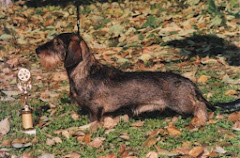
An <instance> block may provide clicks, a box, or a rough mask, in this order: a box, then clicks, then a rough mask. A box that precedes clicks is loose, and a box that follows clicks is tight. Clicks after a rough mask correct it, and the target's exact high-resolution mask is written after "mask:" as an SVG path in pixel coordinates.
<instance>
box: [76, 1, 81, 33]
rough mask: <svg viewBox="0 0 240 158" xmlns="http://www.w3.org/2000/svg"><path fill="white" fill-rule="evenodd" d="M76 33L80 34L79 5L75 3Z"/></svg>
mask: <svg viewBox="0 0 240 158" xmlns="http://www.w3.org/2000/svg"><path fill="white" fill-rule="evenodd" d="M77 29H78V30H77V34H78V35H80V18H79V5H78V4H77Z"/></svg>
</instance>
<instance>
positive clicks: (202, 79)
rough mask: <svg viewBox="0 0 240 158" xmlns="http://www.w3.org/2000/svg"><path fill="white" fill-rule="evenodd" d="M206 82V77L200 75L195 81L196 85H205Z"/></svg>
mask: <svg viewBox="0 0 240 158" xmlns="http://www.w3.org/2000/svg"><path fill="white" fill-rule="evenodd" d="M207 80H208V76H206V75H201V76H200V77H199V78H198V79H197V82H198V83H203V84H205V83H206V82H207Z"/></svg>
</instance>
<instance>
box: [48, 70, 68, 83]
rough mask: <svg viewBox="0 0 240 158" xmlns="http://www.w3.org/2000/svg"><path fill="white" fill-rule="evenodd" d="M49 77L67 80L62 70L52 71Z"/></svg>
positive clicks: (55, 79)
mask: <svg viewBox="0 0 240 158" xmlns="http://www.w3.org/2000/svg"><path fill="white" fill-rule="evenodd" d="M51 79H52V80H53V81H66V80H68V76H67V74H66V73H64V72H54V73H52V75H51Z"/></svg>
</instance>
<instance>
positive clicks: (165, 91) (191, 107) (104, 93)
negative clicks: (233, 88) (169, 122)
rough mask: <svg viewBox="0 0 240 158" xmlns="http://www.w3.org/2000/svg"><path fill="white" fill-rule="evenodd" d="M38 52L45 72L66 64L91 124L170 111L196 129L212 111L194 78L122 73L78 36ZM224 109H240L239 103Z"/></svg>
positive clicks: (72, 86) (62, 38) (61, 38)
mask: <svg viewBox="0 0 240 158" xmlns="http://www.w3.org/2000/svg"><path fill="white" fill-rule="evenodd" d="M36 53H37V55H38V56H39V57H40V60H41V64H42V65H43V66H45V67H46V68H52V67H54V66H55V65H56V64H57V63H59V62H63V63H64V67H65V68H66V71H67V74H68V78H69V82H70V93H71V94H72V95H73V97H74V99H75V100H76V101H77V103H78V105H79V106H80V107H83V108H86V109H87V110H88V112H89V114H90V115H89V116H90V120H91V121H100V120H101V119H102V118H103V116H104V114H106V113H111V112H115V111H117V110H119V109H121V108H127V109H130V110H131V111H132V112H133V114H136V115H138V114H140V113H143V112H150V111H155V110H158V111H163V110H164V109H166V108H168V109H171V110H173V111H175V112H177V113H179V114H192V115H194V119H195V123H196V125H204V124H205V123H206V122H207V121H208V113H207V107H212V106H211V105H210V104H209V102H208V101H206V100H205V99H204V98H203V96H202V94H201V92H200V90H199V89H198V87H197V86H196V85H195V84H194V83H193V82H192V81H190V80H189V79H187V78H185V77H183V76H180V75H178V74H174V73H170V72H123V71H120V70H118V69H116V68H113V67H108V66H106V65H103V64H101V63H100V62H99V61H97V60H96V58H95V57H94V55H93V53H92V51H91V50H90V49H89V48H88V46H87V44H86V42H85V41H84V40H83V39H82V38H81V37H80V36H79V35H77V34H74V33H62V34H59V35H58V36H56V37H55V38H54V39H53V40H51V41H49V42H47V43H45V44H43V45H42V46H39V47H38V48H37V49H36ZM224 106H225V105H224ZM225 107H227V108H229V109H231V108H235V109H239V108H240V101H239V100H238V101H235V102H232V103H229V104H226V106H225Z"/></svg>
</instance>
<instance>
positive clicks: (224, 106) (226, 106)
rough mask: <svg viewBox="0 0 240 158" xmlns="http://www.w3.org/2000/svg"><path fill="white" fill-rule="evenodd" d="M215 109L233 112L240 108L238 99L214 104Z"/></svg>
mask: <svg viewBox="0 0 240 158" xmlns="http://www.w3.org/2000/svg"><path fill="white" fill-rule="evenodd" d="M214 107H216V108H217V109H220V110H221V111H224V112H234V111H239V110H240V99H238V100H235V101H232V102H228V103H217V104H215V105H214Z"/></svg>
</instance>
